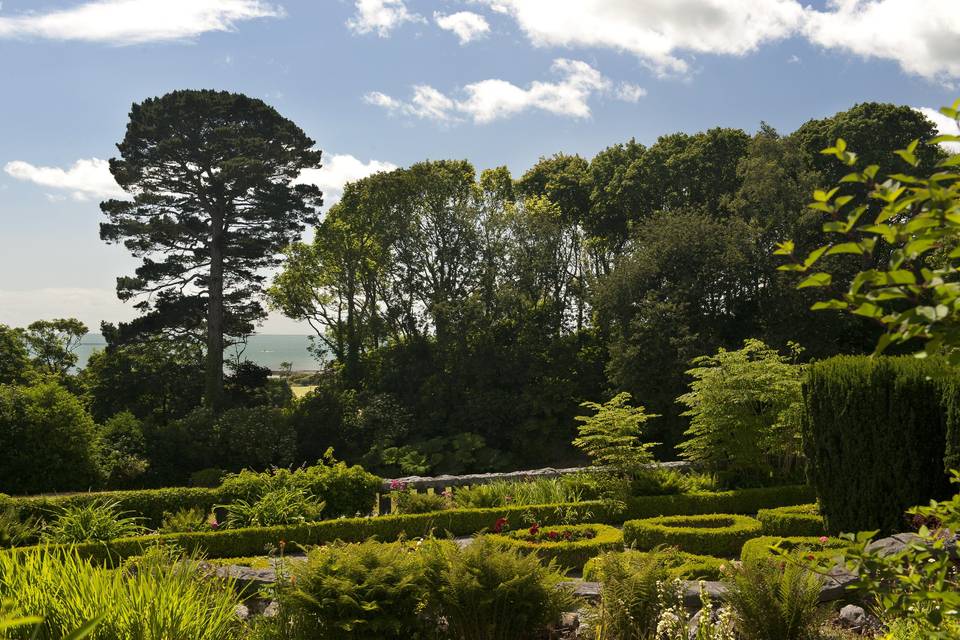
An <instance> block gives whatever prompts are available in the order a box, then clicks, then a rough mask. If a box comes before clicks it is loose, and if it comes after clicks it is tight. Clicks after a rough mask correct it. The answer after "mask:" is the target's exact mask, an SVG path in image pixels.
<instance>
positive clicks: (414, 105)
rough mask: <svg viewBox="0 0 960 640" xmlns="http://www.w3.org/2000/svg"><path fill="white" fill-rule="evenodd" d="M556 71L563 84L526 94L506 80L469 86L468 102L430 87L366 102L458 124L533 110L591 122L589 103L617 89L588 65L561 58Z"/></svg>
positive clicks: (623, 92)
mask: <svg viewBox="0 0 960 640" xmlns="http://www.w3.org/2000/svg"><path fill="white" fill-rule="evenodd" d="M551 69H552V71H553V72H554V73H556V74H558V75H560V76H561V79H560V80H559V81H558V82H541V81H535V82H532V83H530V85H529V87H528V88H526V89H524V88H522V87H518V86H517V85H515V84H513V83H511V82H507V81H506V80H499V79H489V80H482V81H480V82H474V83H472V84H468V85H466V86H464V87H463V88H462V89H461V91H460V93H461V94H462V96H463V98H462V99H459V100H457V99H453V98H450V97H449V96H447V95H445V94H443V93H441V92H440V91H438V90H437V89H434V88H433V87H430V86H427V85H417V86H415V87H414V95H413V98H412V99H411V100H410V101H409V102H404V101H402V100H397V99H396V98H393V97H391V96H388V95H386V94H384V93H380V92H373V93H369V94H367V95H366V96H365V100H366V101H367V102H368V103H370V104H373V105H376V106H379V107H383V108H385V109H386V110H388V111H390V112H392V113H399V114H403V115H408V116H414V117H418V118H424V119H429V120H436V121H440V122H452V121H456V120H460V119H462V118H468V119H470V120H473V121H474V122H475V123H479V124H483V123H487V122H492V121H494V120H499V119H501V118H507V117H510V116H513V115H516V114H518V113H521V112H523V111H527V110H530V109H539V110H541V111H547V112H549V113H553V114H555V115H560V116H567V117H573V118H587V117H589V116H590V105H589V100H590V98H591V96H593V95H594V94H602V93H607V92H610V91H611V89H612V83H611V82H610V80H609V79H608V78H606V77H604V76H603V74H601V73H600V72H599V71H597V70H596V69H594V68H593V67H591V66H590V65H589V64H587V63H586V62H581V61H579V60H567V59H564V58H559V59H557V60H554V61H553V65H552V66H551ZM640 91H643V90H642V89H641V88H640V87H636V86H635V85H627V84H624V85H621V88H620V89H618V90H616V91H614V96H615V97H618V98H620V99H628V100H632V99H633V98H634V97H636V98H637V99H638V98H639V95H637V92H640Z"/></svg>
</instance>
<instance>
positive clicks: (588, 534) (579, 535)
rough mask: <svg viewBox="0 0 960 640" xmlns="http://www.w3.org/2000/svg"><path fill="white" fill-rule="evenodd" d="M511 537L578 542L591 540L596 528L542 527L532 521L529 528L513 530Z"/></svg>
mask: <svg viewBox="0 0 960 640" xmlns="http://www.w3.org/2000/svg"><path fill="white" fill-rule="evenodd" d="M512 535H513V537H515V538H517V539H518V540H523V541H524V542H533V543H542V542H561V541H562V542H578V541H580V540H593V539H594V538H596V537H597V531H596V529H589V528H588V529H562V530H561V529H544V528H542V527H541V526H540V525H539V524H537V523H534V524H533V526H531V527H530V528H529V529H527V530H524V531H514V532H513V534H512Z"/></svg>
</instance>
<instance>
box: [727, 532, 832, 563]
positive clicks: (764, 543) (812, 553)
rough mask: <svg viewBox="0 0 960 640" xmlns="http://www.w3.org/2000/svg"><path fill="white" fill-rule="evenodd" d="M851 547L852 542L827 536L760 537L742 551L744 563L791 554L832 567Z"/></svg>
mask: <svg viewBox="0 0 960 640" xmlns="http://www.w3.org/2000/svg"><path fill="white" fill-rule="evenodd" d="M849 547H850V541H849V540H844V539H842V538H828V537H826V536H791V537H785V538H782V537H778V536H760V537H758V538H751V539H750V540H747V541H746V542H744V543H743V548H742V549H741V550H740V560H741V561H742V562H752V561H755V560H763V559H769V558H772V557H774V556H776V555H778V554H782V553H790V554H794V555H799V556H803V557H805V558H814V559H820V560H823V561H825V562H827V563H828V564H830V565H831V566H833V565H834V564H836V559H837V558H839V557H841V555H842V553H843V551H844V550H846V549H848V548H849Z"/></svg>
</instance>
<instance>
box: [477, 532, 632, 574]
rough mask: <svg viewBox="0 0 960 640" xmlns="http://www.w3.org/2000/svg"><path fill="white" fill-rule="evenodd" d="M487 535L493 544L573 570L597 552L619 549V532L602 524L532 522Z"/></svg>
mask: <svg viewBox="0 0 960 640" xmlns="http://www.w3.org/2000/svg"><path fill="white" fill-rule="evenodd" d="M487 537H488V539H489V540H491V541H492V542H493V543H494V544H497V545H500V546H504V547H510V548H514V549H520V550H522V551H524V552H528V553H535V554H536V555H537V557H539V558H540V559H542V560H544V561H550V560H556V562H557V564H559V565H560V566H562V567H566V568H568V569H575V570H580V569H581V568H583V565H584V564H586V562H587V561H588V560H590V559H591V558H593V557H595V556H597V555H599V554H601V553H604V552H606V551H621V550H623V532H622V531H620V530H619V529H616V528H614V527H611V526H608V525H603V524H581V525H561V526H547V525H544V526H538V525H534V526H532V527H530V528H529V529H518V530H516V531H509V532H504V533H491V534H488V535H487Z"/></svg>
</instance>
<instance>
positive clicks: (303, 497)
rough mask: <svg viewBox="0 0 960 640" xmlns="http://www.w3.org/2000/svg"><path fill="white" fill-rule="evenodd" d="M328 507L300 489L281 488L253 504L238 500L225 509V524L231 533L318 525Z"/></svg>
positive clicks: (224, 506)
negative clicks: (241, 529)
mask: <svg viewBox="0 0 960 640" xmlns="http://www.w3.org/2000/svg"><path fill="white" fill-rule="evenodd" d="M324 506H325V505H324V503H323V502H322V501H320V500H317V499H316V498H315V497H313V496H311V495H310V494H309V493H307V492H306V491H304V490H303V489H300V488H298V487H278V488H276V489H273V490H271V491H268V492H267V493H265V494H263V495H262V496H260V497H259V498H258V499H257V500H255V501H253V502H247V501H246V500H236V501H234V502H231V503H229V504H226V505H222V507H223V509H224V510H225V511H226V514H227V517H226V520H225V523H224V524H226V526H227V527H229V528H231V529H239V528H243V527H274V526H277V525H287V524H297V523H303V522H316V521H318V520H320V514H321V512H322V511H323V508H324Z"/></svg>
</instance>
